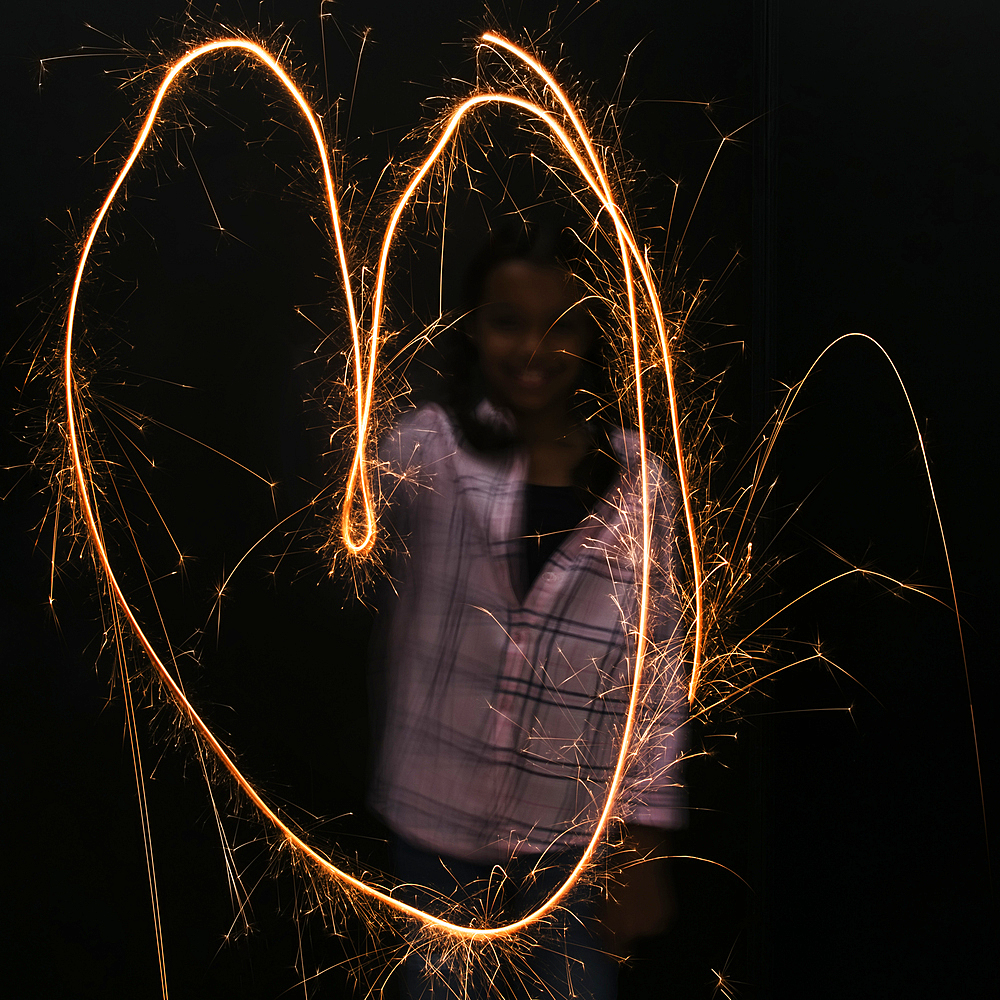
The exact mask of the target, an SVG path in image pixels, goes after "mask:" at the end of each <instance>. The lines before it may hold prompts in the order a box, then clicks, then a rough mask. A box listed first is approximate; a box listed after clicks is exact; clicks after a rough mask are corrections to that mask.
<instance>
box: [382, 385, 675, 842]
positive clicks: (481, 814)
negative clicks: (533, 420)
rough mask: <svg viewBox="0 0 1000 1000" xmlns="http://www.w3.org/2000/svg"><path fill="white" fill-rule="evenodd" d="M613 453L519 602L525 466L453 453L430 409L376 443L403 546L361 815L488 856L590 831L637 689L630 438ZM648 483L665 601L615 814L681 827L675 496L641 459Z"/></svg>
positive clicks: (451, 437) (444, 419)
mask: <svg viewBox="0 0 1000 1000" xmlns="http://www.w3.org/2000/svg"><path fill="white" fill-rule="evenodd" d="M486 405H487V406H489V404H486ZM493 412H494V414H495V412H496V411H493ZM497 416H498V415H497ZM500 419H502V418H500ZM612 446H613V447H614V449H615V451H616V452H617V457H618V459H619V461H620V463H621V465H622V468H623V472H622V474H621V475H620V476H618V477H616V482H615V483H613V484H612V486H611V488H610V489H609V490H608V492H607V493H606V494H605V496H604V497H603V498H602V499H601V500H600V501H599V502H598V503H597V505H596V507H595V508H594V510H593V512H592V513H591V514H590V516H589V517H586V518H585V519H584V520H583V521H581V522H580V524H579V525H578V527H577V528H576V529H575V530H573V531H572V532H570V534H569V536H568V537H567V538H565V539H564V540H563V542H562V544H561V545H560V546H559V548H558V549H557V550H556V551H555V553H554V554H553V555H552V556H551V557H550V559H549V560H548V562H547V563H546V564H545V566H544V567H543V569H542V572H541V573H540V574H539V576H538V577H537V579H535V581H534V582H533V583H532V584H531V587H530V589H529V591H528V593H527V594H522V593H519V589H520V588H519V587H518V585H517V583H516V581H519V580H521V579H523V573H522V566H523V559H524V528H523V523H524V483H525V479H526V474H527V456H526V455H525V454H523V453H520V452H517V451H511V452H507V453H503V454H501V455H499V456H496V455H482V454H479V453H476V452H473V451H471V450H469V449H468V448H463V447H462V446H461V445H460V443H459V440H458V438H457V433H456V429H455V427H454V426H453V424H452V422H451V420H450V418H449V417H448V416H447V415H446V413H445V412H444V410H442V409H441V408H440V407H438V406H436V405H428V406H425V407H422V408H421V409H418V410H416V411H414V412H412V413H410V414H408V415H406V416H405V417H404V418H403V419H402V420H401V421H400V422H399V423H398V424H397V425H396V427H395V428H394V429H393V431H392V432H391V433H390V434H389V435H388V437H387V438H386V439H385V440H384V441H383V442H382V445H381V447H380V449H379V458H380V476H379V478H380V487H381V492H382V496H383V499H384V500H385V501H386V502H387V505H388V512H389V515H390V522H391V525H392V529H393V533H394V534H395V535H396V539H397V542H398V544H397V552H398V553H399V554H398V558H397V560H396V562H395V564H394V565H393V566H392V574H391V581H392V584H393V587H394V595H393V597H392V601H391V602H389V603H390V604H391V605H392V606H391V607H383V608H382V609H381V627H380V629H379V633H378V636H377V639H376V642H375V656H374V661H375V662H374V664H373V669H374V680H375V687H376V694H375V698H374V703H375V723H376V726H375V728H376V737H377V756H376V766H375V769H374V775H373V783H372V787H371V792H370V804H371V806H372V808H373V809H374V810H375V811H376V812H377V813H378V814H379V815H380V816H382V818H383V819H384V820H385V821H386V822H387V823H388V825H389V827H390V828H391V829H393V830H394V831H395V832H396V833H397V834H399V835H400V836H402V837H404V838H405V839H407V840H409V841H410V842H412V843H414V844H416V845H418V846H420V847H422V848H424V849H427V850H431V851H434V852H438V853H443V854H449V855H452V856H454V857H465V858H475V859H476V860H483V861H492V860H502V859H505V858H507V857H510V856H511V854H512V853H514V852H517V853H541V852H542V851H544V850H546V849H547V848H549V847H551V846H553V845H554V846H555V847H556V848H573V847H580V846H583V845H584V844H586V843H587V841H588V840H589V839H590V836H591V833H592V831H593V824H594V822H595V821H596V819H597V817H598V815H599V813H600V809H601V806H602V805H603V802H604V799H605V797H606V794H607V786H608V782H609V781H610V779H611V776H612V774H613V772H614V767H615V764H616V760H617V756H618V751H619V749H620V739H619V738H616V737H617V736H618V734H619V733H620V730H621V727H622V723H623V718H624V715H625V713H626V711H627V708H628V702H629V697H630V693H631V665H632V655H633V651H634V644H635V643H634V630H635V624H634V623H635V622H636V621H637V618H638V615H637V604H638V599H637V589H638V586H637V583H636V575H637V572H636V571H637V569H638V567H640V566H641V537H642V510H641V493H640V492H639V489H638V481H639V475H638V444H637V441H636V439H635V436H634V435H626V434H622V433H621V432H620V431H619V432H617V433H613V434H612ZM654 477H655V479H656V482H653V483H651V486H652V489H653V496H654V497H656V502H655V506H654V525H656V526H657V528H656V539H655V553H656V563H655V565H656V568H657V571H658V573H659V574H660V575H659V577H658V582H655V583H654V588H655V589H654V593H657V594H658V596H657V602H658V603H659V604H660V605H662V606H659V607H654V608H653V609H652V612H653V613H652V615H651V622H652V623H653V624H652V626H651V628H650V630H649V632H650V634H651V637H652V639H653V644H652V646H651V647H649V648H650V654H649V656H648V658H647V660H646V667H645V672H644V682H643V688H644V697H643V703H642V707H641V714H640V718H639V726H638V728H637V732H638V733H639V741H638V743H637V744H636V745H637V747H638V749H637V750H636V751H635V752H634V753H633V754H632V760H631V763H630V767H629V773H628V777H627V779H626V782H625V786H624V788H623V792H622V796H621V798H620V800H619V803H618V815H619V816H620V817H622V818H625V819H628V820H630V821H632V822H635V823H642V824H645V825H651V826H659V827H663V828H672V827H679V826H682V825H683V824H684V794H683V789H682V788H681V787H680V785H679V759H680V755H681V752H682V745H681V744H682V741H681V738H680V731H679V730H680V727H681V725H682V723H683V721H684V718H685V712H684V705H685V694H684V681H683V677H682V671H681V667H680V665H679V662H678V658H677V657H676V656H674V655H672V654H671V650H673V649H676V645H677V644H676V641H675V636H674V633H675V632H676V631H677V624H676V623H677V616H676V612H675V610H674V602H673V600H672V594H671V590H670V588H669V586H668V585H666V584H665V583H664V581H665V580H669V576H668V573H669V569H668V566H669V561H670V549H671V535H670V517H671V511H670V504H669V502H668V494H669V489H668V484H667V481H666V479H665V477H664V475H663V473H662V471H661V470H660V468H659V466H658V465H656V464H655V463H651V478H654ZM647 677H648V678H651V680H650V682H649V683H648V684H647V683H646V681H645V678H647Z"/></svg>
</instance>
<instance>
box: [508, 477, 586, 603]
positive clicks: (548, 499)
mask: <svg viewBox="0 0 1000 1000" xmlns="http://www.w3.org/2000/svg"><path fill="white" fill-rule="evenodd" d="M526 485H527V494H526V496H525V498H524V499H525V503H524V508H525V511H524V555H525V567H526V574H527V589H529V590H530V589H531V585H532V583H534V582H535V578H536V577H537V576H538V574H539V573H540V572H541V571H542V567H543V566H544V565H545V563H546V562H547V561H548V559H549V556H551V555H552V553H553V552H555V550H556V549H557V548H559V545H560V543H561V542H562V540H563V539H564V538H565V537H566V536H567V535H568V534H569V533H570V531H572V530H573V528H575V527H576V526H577V525H578V524H579V523H580V522H581V521H582V520H583V519H584V517H586V516H587V514H588V513H589V512H590V505H589V504H588V503H587V502H586V499H585V497H586V494H585V493H584V492H583V491H582V490H580V489H579V488H578V487H576V486H539V485H537V484H536V483H527V484H526Z"/></svg>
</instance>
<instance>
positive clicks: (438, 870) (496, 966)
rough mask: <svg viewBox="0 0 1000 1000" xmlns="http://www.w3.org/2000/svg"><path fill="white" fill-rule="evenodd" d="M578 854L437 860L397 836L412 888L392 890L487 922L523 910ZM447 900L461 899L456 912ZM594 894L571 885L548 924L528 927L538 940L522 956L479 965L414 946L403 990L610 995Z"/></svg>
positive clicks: (434, 998)
mask: <svg viewBox="0 0 1000 1000" xmlns="http://www.w3.org/2000/svg"><path fill="white" fill-rule="evenodd" d="M578 860H579V854H574V853H573V852H563V853H562V854H560V855H557V856H555V857H554V858H553V857H546V859H544V860H543V861H542V862H541V863H539V858H538V857H537V856H523V857H518V858H514V859H513V861H511V862H509V863H508V864H507V865H505V866H504V867H503V873H505V874H503V873H502V871H501V869H500V867H499V866H496V867H494V866H492V865H488V864H486V865H484V864H477V863H475V862H471V861H462V860H460V859H458V858H448V857H445V858H441V857H439V856H438V855H436V854H430V853H428V852H427V851H422V850H420V848H417V847H414V846H413V845H412V844H408V843H407V842H406V841H403V840H399V839H397V840H396V842H395V845H394V862H395V867H396V875H397V877H398V878H399V879H401V880H402V881H403V882H405V883H412V886H413V887H412V888H408V889H407V890H405V891H398V892H397V893H395V894H394V895H397V896H398V897H399V898H408V901H410V902H413V903H415V904H416V905H418V906H420V907H421V908H422V909H426V910H427V911H428V912H430V913H434V914H437V915H440V916H448V917H450V919H453V920H455V922H462V923H464V922H465V921H466V920H468V919H469V914H483V915H485V916H486V918H487V919H488V920H489V921H490V923H492V924H496V923H499V922H501V921H502V922H510V921H513V920H516V919H518V918H519V917H522V916H524V915H526V914H527V913H529V912H530V911H531V910H532V909H534V908H535V907H537V906H538V905H539V904H540V903H542V902H543V901H544V900H545V899H546V898H547V897H548V896H550V895H551V894H552V892H553V891H554V890H555V889H556V888H558V886H559V885H560V884H561V883H562V882H563V880H564V879H565V878H566V875H567V874H568V872H569V870H570V869H571V868H572V866H573V865H574V864H576V862H577V861H578ZM448 900H453V901H455V902H458V903H461V904H463V914H464V916H465V919H463V918H462V916H458V915H456V914H454V913H452V914H449V907H450V906H451V905H452V904H451V903H449V902H448ZM599 902H600V901H599V898H598V895H597V892H596V891H595V890H593V889H586V890H580V889H575V890H574V891H573V893H572V894H571V896H570V898H569V900H568V901H567V902H565V903H564V906H563V908H562V909H561V910H560V911H559V912H558V913H557V914H556V916H555V923H554V925H552V926H549V927H547V928H539V927H537V926H536V927H532V928H530V929H529V930H528V931H527V934H528V936H529V937H531V938H533V939H534V940H535V941H536V942H537V943H536V944H535V946H534V947H532V948H531V949H530V950H529V951H528V952H527V953H524V952H523V951H521V952H520V953H517V954H514V955H512V956H510V957H509V958H505V959H502V960H500V961H499V963H498V962H497V961H495V960H494V961H491V956H490V955H489V954H487V955H486V956H485V960H484V961H483V962H482V963H471V968H468V967H467V966H468V965H469V963H466V962H463V961H462V960H461V959H457V960H455V961H452V962H448V961H447V955H446V953H445V951H444V950H443V949H438V950H435V949H433V948H432V950H431V953H430V955H429V956H427V955H425V954H420V953H419V949H418V951H417V952H415V953H414V954H413V955H412V956H411V957H410V958H409V959H408V960H407V962H406V965H405V970H404V977H405V985H404V989H403V995H404V997H408V998H410V1000H487V998H489V1000H565V998H568V997H573V998H579V1000H615V998H616V997H617V995H618V962H617V961H616V960H615V959H614V958H613V957H611V956H610V955H608V954H606V952H605V951H604V950H603V948H602V945H601V940H600V936H599V930H600V926H599V922H598V916H597V915H598V913H599Z"/></svg>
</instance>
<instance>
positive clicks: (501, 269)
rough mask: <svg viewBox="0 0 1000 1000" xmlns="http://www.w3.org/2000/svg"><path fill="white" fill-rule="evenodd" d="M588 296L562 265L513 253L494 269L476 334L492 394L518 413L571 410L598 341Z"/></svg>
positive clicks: (537, 414) (484, 298) (483, 367)
mask: <svg viewBox="0 0 1000 1000" xmlns="http://www.w3.org/2000/svg"><path fill="white" fill-rule="evenodd" d="M582 297H583V290H582V288H581V286H580V284H579V283H578V282H577V281H576V280H575V279H574V278H573V276H572V275H570V274H569V273H568V272H566V271H562V270H560V269H559V268H557V267H545V266H542V265H539V264H532V263H530V262H529V261H523V260H511V261H506V262H504V263H503V264H500V265H499V266H497V267H496V268H494V269H493V270H492V271H491V272H490V273H489V276H488V277H487V280H486V286H485V289H484V296H483V304H482V305H481V306H480V308H479V310H478V313H477V316H476V327H475V335H474V336H475V340H476V345H477V347H478V349H479V363H480V366H481V368H482V372H483V375H484V376H485V378H486V385H487V390H488V392H489V395H490V398H491V399H492V400H493V401H494V402H496V403H499V404H501V405H503V406H506V407H507V408H508V409H510V410H511V412H513V413H514V414H515V416H519V417H528V416H533V415H535V416H541V415H543V414H545V415H548V416H558V415H561V414H562V413H566V414H568V412H569V407H570V400H571V398H572V395H573V391H574V390H575V389H576V387H577V386H578V385H579V381H580V372H581V369H582V368H583V365H584V364H585V363H586V362H585V360H584V359H585V358H586V356H587V354H588V353H589V351H590V349H591V347H592V346H593V342H594V327H593V320H592V319H591V317H590V315H589V314H588V313H587V311H586V309H585V308H584V307H583V306H581V305H578V302H579V301H580V299H581V298H582Z"/></svg>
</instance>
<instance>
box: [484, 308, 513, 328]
mask: <svg viewBox="0 0 1000 1000" xmlns="http://www.w3.org/2000/svg"><path fill="white" fill-rule="evenodd" d="M487 322H488V323H489V324H490V326H492V327H493V328H494V329H497V330H508V331H509V330H517V329H519V328H520V326H521V319H520V317H519V316H518V315H517V314H516V313H512V312H495V313H493V314H492V315H490V316H488V317H487Z"/></svg>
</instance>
